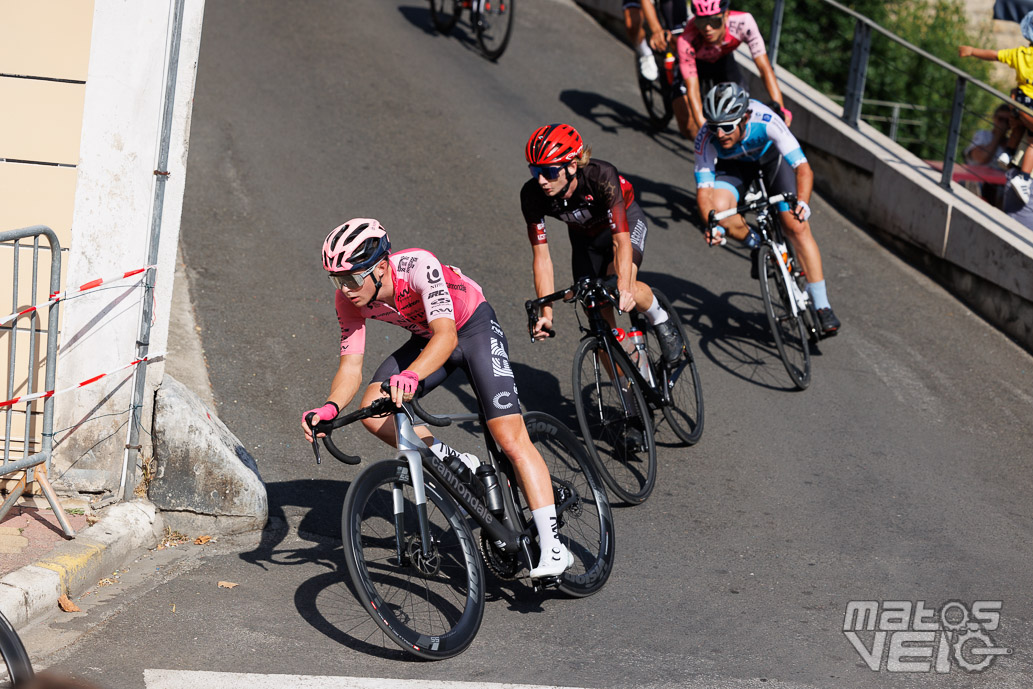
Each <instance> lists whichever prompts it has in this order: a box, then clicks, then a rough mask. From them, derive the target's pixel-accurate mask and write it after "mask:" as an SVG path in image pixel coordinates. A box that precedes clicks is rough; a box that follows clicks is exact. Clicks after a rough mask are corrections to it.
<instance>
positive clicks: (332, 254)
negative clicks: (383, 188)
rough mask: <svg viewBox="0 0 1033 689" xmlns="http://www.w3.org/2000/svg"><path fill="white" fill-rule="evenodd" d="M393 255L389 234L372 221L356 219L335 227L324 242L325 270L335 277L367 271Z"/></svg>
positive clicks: (369, 219) (370, 219)
mask: <svg viewBox="0 0 1033 689" xmlns="http://www.w3.org/2000/svg"><path fill="white" fill-rule="evenodd" d="M390 251H391V240H390V239H389V238H388V236H387V230H385V229H384V228H383V226H382V225H381V224H380V223H379V222H377V221H376V220H373V219H372V218H354V219H352V220H349V221H348V222H346V223H344V224H343V225H340V226H339V227H335V228H334V229H333V230H331V231H330V234H328V235H327V236H326V240H325V241H324V242H323V268H325V269H326V270H327V271H329V272H331V273H339V272H345V271H358V270H365V269H367V268H369V267H371V266H374V265H376V264H377V263H380V261H381V260H383V259H384V258H385V257H386V256H387V255H388V253H390Z"/></svg>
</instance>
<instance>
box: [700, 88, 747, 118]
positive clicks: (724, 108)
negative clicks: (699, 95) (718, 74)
mask: <svg viewBox="0 0 1033 689" xmlns="http://www.w3.org/2000/svg"><path fill="white" fill-rule="evenodd" d="M749 106H750V94H748V93H746V89H744V88H743V87H742V86H739V85H738V84H736V83H735V82H734V81H724V82H721V83H720V84H717V85H716V86H714V88H712V89H710V90H709V91H707V95H706V96H704V97H703V117H704V118H705V119H706V121H707V122H713V123H714V124H720V123H722V122H732V121H734V120H737V119H739V118H740V117H742V116H743V115H745V114H746V109H747V108H748V107H749Z"/></svg>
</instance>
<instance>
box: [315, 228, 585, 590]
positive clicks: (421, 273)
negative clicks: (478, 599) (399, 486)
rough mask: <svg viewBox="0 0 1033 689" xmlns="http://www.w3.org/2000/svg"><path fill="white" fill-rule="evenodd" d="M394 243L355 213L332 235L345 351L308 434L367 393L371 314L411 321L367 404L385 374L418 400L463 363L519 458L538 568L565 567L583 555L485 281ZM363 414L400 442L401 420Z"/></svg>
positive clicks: (400, 396) (446, 455)
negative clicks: (562, 511) (528, 416)
mask: <svg viewBox="0 0 1033 689" xmlns="http://www.w3.org/2000/svg"><path fill="white" fill-rule="evenodd" d="M390 250H391V242H390V239H389V238H388V236H387V231H386V230H385V229H384V228H383V227H382V226H381V225H380V223H379V222H377V221H376V220H373V219H370V218H355V219H353V220H349V221H348V222H346V223H344V224H343V225H341V226H339V227H337V228H335V229H334V230H333V231H331V232H330V234H329V235H328V236H327V238H326V241H325V242H324V244H323V268H324V269H326V270H327V272H329V273H330V279H331V280H332V281H333V282H334V284H335V286H336V288H337V289H336V292H335V295H334V297H335V306H336V309H337V319H338V321H339V322H340V325H341V347H340V354H341V357H340V360H339V363H338V367H337V373H336V375H335V376H334V378H333V382H332V383H331V385H330V394H329V395H328V396H327V398H326V399H327V401H326V403H325V404H324V405H323V406H321V407H318V408H316V409H310V410H309V411H307V412H305V413H304V414H303V415H302V422H301V425H302V429H303V430H304V432H305V438H306V440H308V441H309V442H311V441H312V426H313V425H315V424H316V423H318V422H319V421H330V420H332V419H334V418H336V417H337V415H338V414H339V413H340V410H341V409H343V408H345V407H346V406H348V404H350V403H351V401H352V399H354V397H355V395H356V394H357V393H358V392H359V388H360V387H361V385H362V363H363V354H364V352H365V344H366V320H368V319H373V320H378V321H385V322H387V323H392V324H394V325H397V326H400V327H402V328H405V329H407V330H409V331H410V332H411V333H412V336H411V337H410V339H409V341H408V342H406V343H405V344H404V345H402V346H401V347H400V348H398V349H397V350H396V351H395V352H393V353H392V354H391V355H390V356H389V357H388V358H387V359H386V360H385V361H384V362H383V363H382V364H381V365H380V366H379V368H377V370H376V372H375V373H374V374H373V377H372V380H371V381H370V383H369V384H368V385H367V386H366V390H365V392H364V393H363V396H362V402H361V405H362V406H367V405H369V404H370V403H372V402H373V400H374V399H376V398H378V397H381V396H383V394H384V393H383V392H381V389H380V387H381V383H383V382H384V381H389V383H390V388H391V393H390V394H391V399H392V400H393V401H394V402H395V403H396V404H398V405H401V403H402V402H403V401H408V400H410V399H412V397H413V395H414V394H415V392H416V387H417V385H418V384H419V382H420V381H421V380H422V381H424V389H425V390H432V389H434V388H435V387H437V386H438V385H440V384H441V383H442V382H443V381H444V380H445V378H446V377H448V375H449V374H450V373H452V372H453V371H454V370H456V369H458V368H461V369H463V371H464V372H465V373H466V375H467V378H469V380H470V384H471V386H472V387H473V390H474V394H475V395H476V397H477V401H478V404H480V407H481V411H482V412H483V413H484V417H485V419H486V420H487V426H488V431H489V432H490V433H491V435H492V437H493V438H494V439H495V442H496V443H497V444H498V446H499V448H500V449H501V450H502V451H503V452H505V453H506V456H507V457H509V459H510V460H511V461H512V462H513V467H514V468H515V469H516V474H517V481H518V482H519V483H520V487H521V489H522V490H523V493H524V495H525V496H526V497H527V503H528V506H529V507H530V508H531V516H532V518H533V520H534V524H535V527H536V528H537V530H538V537H539V544H540V546H541V553H542V554H541V559H540V560H539V563H538V566H537V567H535V568H534V569H532V570H531V572H530V576H531V577H532V578H542V577H551V576H558V575H559V574H561V573H562V572H563V571H564V570H565V569H567V567H569V566H570V565H571V564H573V561H574V558H573V555H572V554H571V553H570V551H569V550H568V549H567V547H566V546H565V545H563V543H561V542H560V540H559V538H558V537H557V524H556V505H555V502H554V498H553V492H552V481H551V479H550V477H549V469H548V467H546V465H545V460H544V459H542V456H541V454H539V452H538V450H537V449H536V448H535V446H534V444H533V443H532V442H531V438H530V436H528V434H527V428H526V426H524V420H523V416H522V415H521V413H520V401H519V399H518V398H517V389H516V382H515V381H514V379H513V370H512V368H511V367H510V364H509V344H508V342H507V340H506V335H505V333H504V332H503V330H502V327H501V326H500V325H499V323H498V318H497V317H496V315H495V311H494V309H492V307H491V304H489V303H488V302H487V301H485V299H484V293H483V292H482V291H481V288H480V286H479V285H478V284H477V283H476V282H474V281H473V280H471V279H470V278H468V277H466V276H465V275H463V274H462V273H461V272H459V270H458V269H456V268H454V267H452V266H448V265H444V264H442V263H441V262H440V261H438V259H437V258H436V257H435V256H434V254H432V253H430V252H429V251H424V250H423V249H407V250H405V251H399V252H396V253H390ZM362 423H363V425H364V426H365V427H366V429H367V430H368V431H370V432H371V433H373V434H374V435H375V436H377V437H378V438H380V439H381V440H383V441H384V442H385V443H387V444H388V445H391V446H392V447H393V446H394V444H395V425H394V419H392V418H390V417H387V418H384V417H380V418H370V419H366V420H364V421H363V422H362ZM416 432H417V434H418V435H419V436H420V438H421V439H423V441H424V442H426V443H427V445H428V447H430V449H431V451H432V452H434V454H436V455H437V456H438V457H440V458H441V459H442V460H446V461H450V462H451V463H452V466H456V467H458V464H457V462H462V463H465V464H466V465H467V466H468V467H469V468H470V469H471V471H473V470H475V469H476V467H477V466H478V465H479V464H480V461H479V460H478V459H477V458H476V457H473V456H472V455H469V454H467V453H463V454H462V455H459V454H457V453H456V452H455V451H454V450H452V449H451V448H450V447H448V446H447V445H445V444H444V443H442V442H440V441H438V440H436V439H435V438H434V436H433V435H432V434H431V432H430V431H429V430H428V429H427V428H426V426H418V427H417V428H416Z"/></svg>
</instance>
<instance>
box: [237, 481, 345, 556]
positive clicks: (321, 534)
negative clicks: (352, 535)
mask: <svg viewBox="0 0 1033 689" xmlns="http://www.w3.org/2000/svg"><path fill="white" fill-rule="evenodd" d="M349 485H350V483H349V482H348V481H330V480H308V479H306V480H299V481H281V482H276V483H267V484H266V492H267V493H268V496H269V522H268V523H267V524H266V527H265V529H263V530H262V536H261V539H260V540H259V543H258V545H257V546H256V547H255V548H254V550H250V551H247V552H244V553H241V554H240V559H241V560H244V561H245V562H248V563H250V564H253V565H256V566H258V567H261V568H262V569H265V570H268V569H269V567H268V566H267V564H268V565H303V564H311V563H319V564H326V565H328V566H333V567H336V566H337V563H338V561H339V560H338V559H337V558H335V557H333V556H331V550H333V549H334V548H336V547H339V546H340V540H341V532H340V528H341V510H342V508H343V507H344V494H345V493H347V492H348V486H349ZM287 507H294V508H298V509H297V510H296V511H297V512H302V511H303V512H304V516H303V517H302V518H301V522H299V523H298V528H297V535H298V538H299V540H304V541H305V542H306V543H312V545H311V546H304V547H300V548H279V546H280V544H282V543H283V542H284V541H285V540H286V539H287V537H288V536H290V526H289V524H288V521H287V510H286V509H285V508H287ZM291 511H292V512H293V511H295V510H291ZM335 544H336V545H335Z"/></svg>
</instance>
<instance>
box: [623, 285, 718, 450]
mask: <svg viewBox="0 0 1033 689" xmlns="http://www.w3.org/2000/svg"><path fill="white" fill-rule="evenodd" d="M653 294H654V295H655V296H656V300H657V301H658V302H659V303H660V306H662V307H663V309H664V311H666V312H667V313H668V314H670V317H671V319H672V320H673V322H674V324H675V325H676V326H677V328H678V334H679V335H681V339H682V342H684V343H685V350H684V351H683V352H682V356H681V358H680V359H678V362H677V363H676V364H674V365H673V366H668V365H667V364H666V363H665V362H664V359H663V355H662V354H661V352H660V342H659V340H657V337H656V333H655V332H654V331H653V329H652V328H651V327H649V325H648V324H646V322H645V319H644V318H642V316H641V315H640V314H638V313H637V312H635V313H634V318H635V320H636V322H638V323H639V324H640V326H641V329H642V333H643V335H644V336H645V338H646V348H647V349H648V350H649V361H650V363H651V364H652V366H653V379H654V381H656V385H658V386H666V387H667V397H668V399H669V402H670V403H669V404H666V405H664V406H663V407H661V411H662V412H663V415H664V416H663V418H664V420H665V421H667V425H668V426H670V428H671V430H672V431H674V434H675V435H676V436H677V437H678V439H679V440H680V441H681V442H683V443H685V444H686V445H695V444H696V443H697V442H699V439H700V436H701V435H703V386H702V384H701V383H700V380H699V371H698V370H697V369H696V358H695V357H694V356H693V354H692V346H691V345H690V344H689V338H688V334H687V333H686V332H685V326H684V325H683V324H682V322H681V318H680V317H679V316H678V312H677V311H675V310H674V307H673V306H672V305H671V302H670V300H669V299H668V298H667V296H666V295H665V294H664V293H663V292H661V291H660V290H658V289H656V288H653ZM657 392H659V393H661V394H663V391H662V390H659V389H658V390H657ZM655 430H657V431H658V430H659V428H657V429H655Z"/></svg>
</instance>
